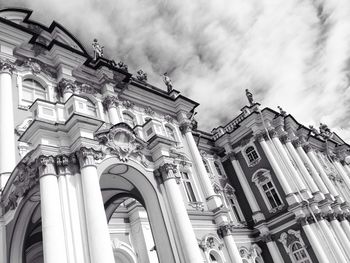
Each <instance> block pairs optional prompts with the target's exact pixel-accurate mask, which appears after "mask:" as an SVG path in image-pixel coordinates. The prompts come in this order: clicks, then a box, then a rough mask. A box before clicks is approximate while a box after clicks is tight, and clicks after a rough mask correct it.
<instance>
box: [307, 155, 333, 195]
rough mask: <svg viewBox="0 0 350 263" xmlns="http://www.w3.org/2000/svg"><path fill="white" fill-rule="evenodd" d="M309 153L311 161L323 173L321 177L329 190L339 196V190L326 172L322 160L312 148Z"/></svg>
mask: <svg viewBox="0 0 350 263" xmlns="http://www.w3.org/2000/svg"><path fill="white" fill-rule="evenodd" d="M307 155H308V156H309V157H310V160H311V162H312V163H313V165H314V166H315V168H316V169H317V171H318V173H319V174H320V175H321V178H322V180H323V182H324V183H325V185H326V186H327V188H328V190H329V192H330V193H331V194H332V195H333V196H334V197H336V196H339V193H338V191H337V190H336V189H335V187H334V185H333V184H332V182H331V180H329V178H328V175H327V174H326V172H325V171H324V170H323V167H322V165H321V164H320V162H319V161H318V159H317V157H316V156H315V154H314V152H313V151H312V150H310V151H309V152H308V153H307Z"/></svg>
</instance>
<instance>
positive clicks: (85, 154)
mask: <svg viewBox="0 0 350 263" xmlns="http://www.w3.org/2000/svg"><path fill="white" fill-rule="evenodd" d="M94 156H95V153H94V151H93V150H91V149H82V150H80V152H79V158H80V167H81V170H80V173H81V181H82V188H83V189H82V190H83V199H84V207H85V215H86V224H87V232H88V241H89V249H90V259H91V263H100V262H103V263H114V255H113V250H112V245H111V240H110V236H109V230H108V225H107V219H106V213H105V209H104V204H103V199H102V194H101V189H100V183H99V177H98V174H97V169H96V166H95V161H94Z"/></svg>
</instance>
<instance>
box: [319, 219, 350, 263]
mask: <svg viewBox="0 0 350 263" xmlns="http://www.w3.org/2000/svg"><path fill="white" fill-rule="evenodd" d="M318 223H319V226H320V227H321V231H322V232H323V234H324V235H325V238H326V239H327V242H328V244H329V245H330V246H331V249H332V250H333V252H334V255H335V257H336V259H337V260H338V262H342V263H343V262H344V263H345V262H348V261H347V259H346V256H345V255H344V254H343V251H342V250H341V248H340V247H339V245H338V243H337V242H336V240H335V239H334V236H333V234H332V231H331V230H330V229H329V226H328V225H327V223H326V221H325V220H324V219H322V218H321V220H319V221H318Z"/></svg>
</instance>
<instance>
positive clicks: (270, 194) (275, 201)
mask: <svg viewBox="0 0 350 263" xmlns="http://www.w3.org/2000/svg"><path fill="white" fill-rule="evenodd" d="M262 189H263V190H264V192H265V195H266V197H267V199H268V200H269V203H270V205H271V207H272V208H276V207H278V206H280V205H282V201H281V199H280V198H279V196H278V194H277V192H276V189H275V188H274V187H273V185H272V183H271V182H267V183H266V184H263V185H262Z"/></svg>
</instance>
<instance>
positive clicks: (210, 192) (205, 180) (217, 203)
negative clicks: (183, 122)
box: [185, 131, 222, 210]
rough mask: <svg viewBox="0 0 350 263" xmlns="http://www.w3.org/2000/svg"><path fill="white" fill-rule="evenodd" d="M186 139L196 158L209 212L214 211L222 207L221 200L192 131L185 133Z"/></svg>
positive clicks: (195, 161)
mask: <svg viewBox="0 0 350 263" xmlns="http://www.w3.org/2000/svg"><path fill="white" fill-rule="evenodd" d="M185 137H186V140H187V143H188V146H189V149H190V152H191V155H192V156H193V158H194V163H195V166H196V167H197V172H198V177H199V179H200V180H201V181H202V187H203V191H204V194H205V197H206V200H207V204H208V208H209V210H214V209H216V208H218V207H221V206H222V201H221V198H220V197H219V196H218V195H217V194H215V192H214V189H213V187H212V184H211V182H210V179H209V176H208V174H207V171H206V170H205V167H204V164H203V160H202V157H201V155H200V153H199V151H198V148H197V145H196V143H195V141H194V139H193V136H192V133H191V131H187V132H185Z"/></svg>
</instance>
